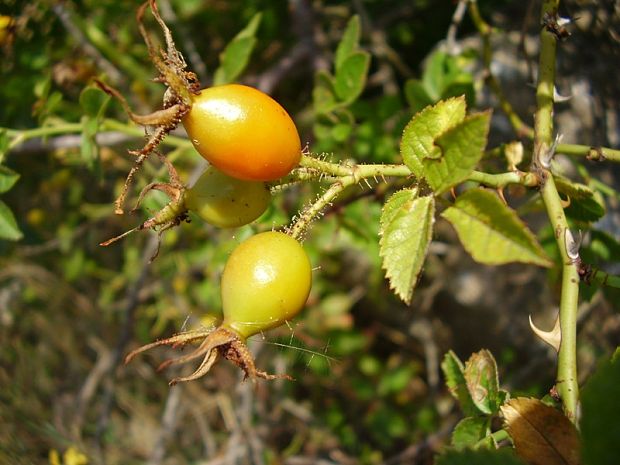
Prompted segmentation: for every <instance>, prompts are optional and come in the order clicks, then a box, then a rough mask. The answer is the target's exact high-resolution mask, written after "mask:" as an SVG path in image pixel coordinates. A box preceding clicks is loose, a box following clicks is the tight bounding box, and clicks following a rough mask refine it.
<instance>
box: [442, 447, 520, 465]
mask: <svg viewBox="0 0 620 465" xmlns="http://www.w3.org/2000/svg"><path fill="white" fill-rule="evenodd" d="M435 465H525V464H524V463H523V462H522V461H521V460H519V458H518V457H517V456H516V455H515V453H514V451H513V450H512V449H497V450H487V449H477V450H470V449H465V450H460V451H457V450H449V451H447V452H445V453H443V454H441V455H440V456H438V457H437V460H436V461H435Z"/></svg>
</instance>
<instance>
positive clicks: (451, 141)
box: [422, 112, 491, 193]
mask: <svg viewBox="0 0 620 465" xmlns="http://www.w3.org/2000/svg"><path fill="white" fill-rule="evenodd" d="M490 120H491V114H490V113H489V112H485V113H477V114H475V115H470V116H468V117H467V118H465V120H464V121H463V122H461V123H460V124H458V125H457V126H455V127H453V128H450V129H448V130H447V131H446V132H445V133H444V134H442V135H440V136H439V137H438V138H437V139H435V145H436V146H437V147H439V148H440V149H441V150H440V152H434V153H439V154H440V156H439V157H438V158H437V159H426V160H423V161H422V163H423V165H424V177H425V178H426V180H427V181H428V183H429V184H430V186H431V187H432V188H433V190H434V191H435V192H437V193H440V192H443V191H445V190H447V189H449V188H450V187H452V186H455V185H456V184H458V183H460V182H462V181H464V180H465V179H467V176H469V175H470V174H471V172H472V171H473V170H474V168H475V167H476V165H477V164H478V162H479V161H480V159H481V158H482V155H483V153H484V147H485V146H486V143H487V134H488V132H489V123H490Z"/></svg>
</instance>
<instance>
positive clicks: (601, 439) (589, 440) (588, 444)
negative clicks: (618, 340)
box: [580, 359, 620, 465]
mask: <svg viewBox="0 0 620 465" xmlns="http://www.w3.org/2000/svg"><path fill="white" fill-rule="evenodd" d="M619 398H620V360H618V359H616V360H615V361H614V362H608V363H605V364H603V365H602V366H600V367H599V368H598V369H597V370H596V372H595V373H594V375H592V377H591V378H590V379H589V380H588V382H587V383H586V385H585V386H584V388H583V391H582V393H581V407H582V417H581V422H580V426H581V437H582V449H581V455H582V458H583V463H584V465H615V464H617V463H618V456H619V454H620V443H619V441H618V439H619V438H620V421H618V419H619V418H620V402H619V401H618V399H619Z"/></svg>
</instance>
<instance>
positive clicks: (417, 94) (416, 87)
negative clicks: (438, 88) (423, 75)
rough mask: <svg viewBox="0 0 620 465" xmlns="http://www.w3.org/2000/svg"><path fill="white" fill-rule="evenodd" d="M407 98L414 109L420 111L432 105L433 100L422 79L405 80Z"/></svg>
mask: <svg viewBox="0 0 620 465" xmlns="http://www.w3.org/2000/svg"><path fill="white" fill-rule="evenodd" d="M404 91H405V98H406V99H407V103H409V106H410V107H411V109H412V110H413V111H416V112H417V111H420V110H421V109H423V108H424V107H426V106H428V105H432V103H433V100H432V99H431V98H430V97H429V95H428V93H427V92H426V89H424V86H423V85H422V82H421V81H418V80H417V79H408V80H407V81H406V82H405V87H404Z"/></svg>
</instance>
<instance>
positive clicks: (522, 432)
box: [501, 397, 579, 465]
mask: <svg viewBox="0 0 620 465" xmlns="http://www.w3.org/2000/svg"><path fill="white" fill-rule="evenodd" d="M501 412H502V415H503V416H504V426H505V428H506V429H507V430H508V433H510V436H511V437H512V440H513V442H514V444H515V449H516V451H517V454H518V455H519V456H520V457H521V458H522V459H523V460H525V461H526V462H528V463H529V464H531V465H579V436H578V435H577V430H576V429H575V427H574V426H573V424H572V423H571V422H570V420H569V419H568V418H567V417H566V416H565V415H564V414H563V413H562V412H560V411H558V410H556V409H554V408H553V407H549V406H548V405H545V404H543V403H542V402H541V401H539V400H538V399H529V398H525V397H518V398H516V399H512V400H510V401H509V402H507V403H506V404H504V405H503V406H502V408H501Z"/></svg>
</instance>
